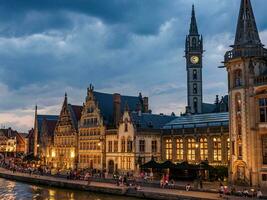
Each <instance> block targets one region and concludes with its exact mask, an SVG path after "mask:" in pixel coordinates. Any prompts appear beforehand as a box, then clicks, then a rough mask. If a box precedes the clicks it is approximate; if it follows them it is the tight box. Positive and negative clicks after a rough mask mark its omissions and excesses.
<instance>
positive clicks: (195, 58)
mask: <svg viewBox="0 0 267 200" xmlns="http://www.w3.org/2000/svg"><path fill="white" fill-rule="evenodd" d="M190 61H191V63H193V64H197V63H198V62H199V57H198V56H191V58H190Z"/></svg>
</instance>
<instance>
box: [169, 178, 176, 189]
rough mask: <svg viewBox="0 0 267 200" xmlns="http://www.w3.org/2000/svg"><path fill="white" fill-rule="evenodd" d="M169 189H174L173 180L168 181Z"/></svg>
mask: <svg viewBox="0 0 267 200" xmlns="http://www.w3.org/2000/svg"><path fill="white" fill-rule="evenodd" d="M170 189H175V181H174V180H173V179H172V180H171V181H170Z"/></svg>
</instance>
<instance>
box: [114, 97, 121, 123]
mask: <svg viewBox="0 0 267 200" xmlns="http://www.w3.org/2000/svg"><path fill="white" fill-rule="evenodd" d="M120 118H121V95H120V94H118V93H115V94H113V119H114V125H115V126H116V127H117V125H118V124H119V122H120Z"/></svg>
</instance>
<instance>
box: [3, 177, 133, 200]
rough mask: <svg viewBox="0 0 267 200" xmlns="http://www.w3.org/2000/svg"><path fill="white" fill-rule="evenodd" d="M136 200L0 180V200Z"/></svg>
mask: <svg viewBox="0 0 267 200" xmlns="http://www.w3.org/2000/svg"><path fill="white" fill-rule="evenodd" d="M30 199H34V200H126V199H127V200H137V199H136V198H130V197H121V196H112V195H104V194H94V193H89V192H82V191H74V190H63V189H58V188H50V187H43V186H36V185H30V184H27V183H20V182H15V181H10V180H6V179H2V178H0V200H30Z"/></svg>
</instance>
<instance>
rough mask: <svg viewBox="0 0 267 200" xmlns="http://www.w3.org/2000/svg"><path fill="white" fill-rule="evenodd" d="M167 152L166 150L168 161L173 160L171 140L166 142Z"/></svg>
mask: <svg viewBox="0 0 267 200" xmlns="http://www.w3.org/2000/svg"><path fill="white" fill-rule="evenodd" d="M165 150H166V159H167V160H171V159H172V140H171V139H167V140H165Z"/></svg>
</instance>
